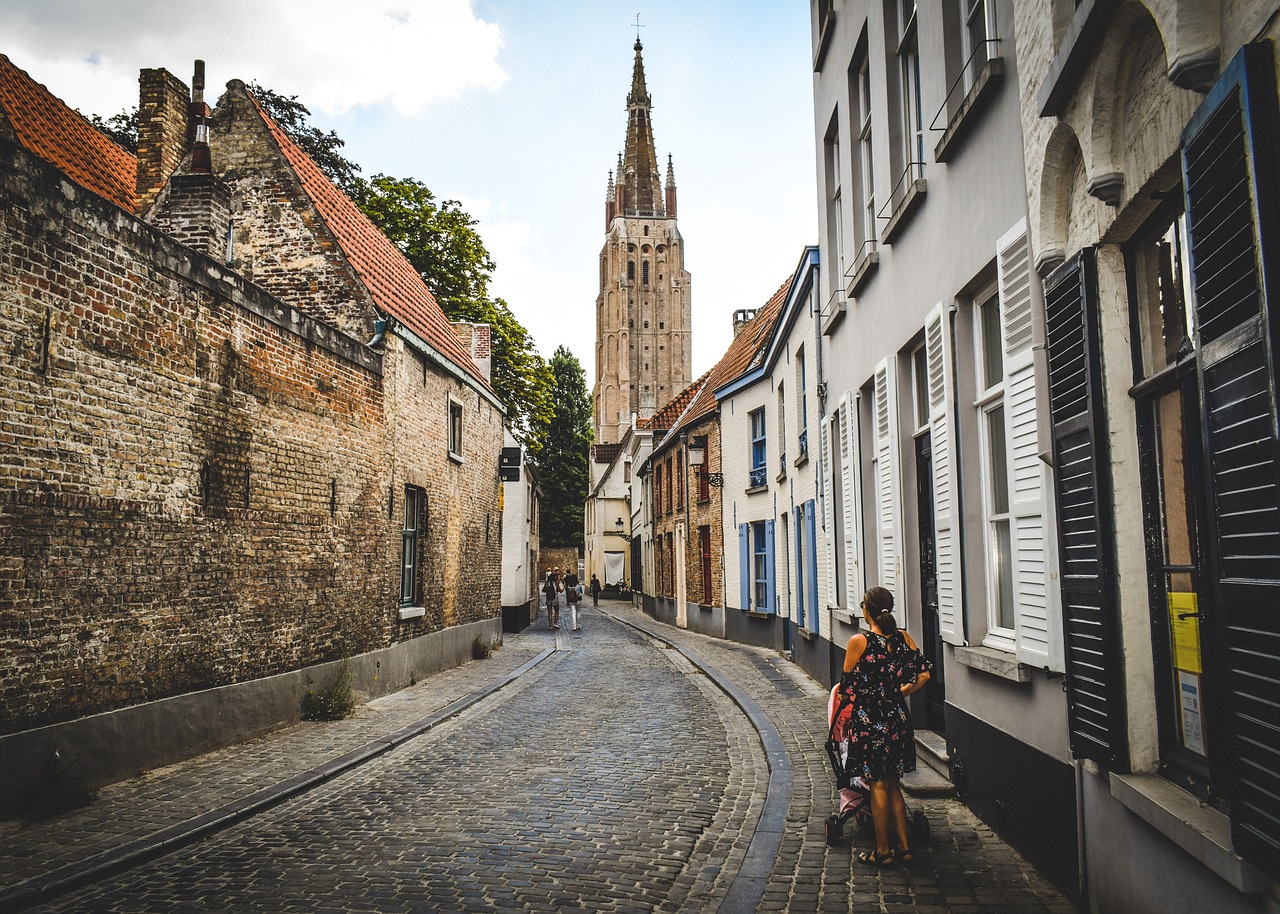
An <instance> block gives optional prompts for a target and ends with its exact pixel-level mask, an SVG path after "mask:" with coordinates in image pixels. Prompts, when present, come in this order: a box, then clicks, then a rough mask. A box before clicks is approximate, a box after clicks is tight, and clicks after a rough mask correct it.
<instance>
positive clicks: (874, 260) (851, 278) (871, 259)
mask: <svg viewBox="0 0 1280 914" xmlns="http://www.w3.org/2000/svg"><path fill="white" fill-rule="evenodd" d="M879 266H880V252H879V251H868V252H867V253H865V254H863V255H862V257H860V258H859V259H858V262H857V263H855V264H854V265H853V272H852V273H851V274H849V275H848V276H846V277H845V278H846V279H847V280H848V283H849V284H848V286H847V288H846V289H845V295H847V296H848V297H849V298H855V297H857V295H858V293H859V292H861V291H862V287H863V286H865V285H866V284H867V280H868V279H870V278H871V275H872V274H873V273H875V271H876V270H877V269H878V268H879Z"/></svg>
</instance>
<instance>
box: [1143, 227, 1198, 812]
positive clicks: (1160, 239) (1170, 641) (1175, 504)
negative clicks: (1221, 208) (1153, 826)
mask: <svg viewBox="0 0 1280 914" xmlns="http://www.w3.org/2000/svg"><path fill="white" fill-rule="evenodd" d="M1186 228H1187V226H1186V219H1185V218H1184V217H1183V216H1182V215H1180V214H1179V215H1177V216H1166V217H1165V218H1164V219H1162V220H1160V221H1159V222H1158V223H1157V228H1156V229H1155V230H1154V231H1153V232H1152V233H1151V234H1150V235H1149V236H1148V237H1147V238H1145V239H1143V240H1141V241H1139V243H1137V244H1136V245H1134V246H1133V248H1132V249H1131V250H1130V251H1128V252H1127V254H1128V256H1127V266H1128V269H1129V273H1130V278H1131V282H1130V290H1131V292H1132V294H1133V296H1134V298H1133V301H1132V302H1131V316H1132V320H1133V323H1134V332H1135V333H1136V334H1137V335H1138V338H1139V339H1140V340H1141V341H1142V345H1141V346H1139V348H1138V359H1139V365H1138V374H1139V376H1140V377H1143V378H1145V380H1144V381H1143V382H1142V383H1140V384H1139V385H1138V387H1137V388H1136V389H1135V392H1134V400H1135V404H1136V409H1137V413H1138V426H1139V431H1138V434H1139V440H1140V442H1141V447H1140V448H1139V453H1140V454H1141V455H1142V458H1143V466H1142V476H1143V503H1144V507H1145V521H1146V529H1147V536H1146V540H1147V570H1148V576H1149V578H1150V592H1151V595H1152V604H1151V615H1152V632H1153V636H1154V641H1155V645H1154V647H1155V650H1154V656H1155V675H1156V688H1157V690H1158V691H1157V704H1156V707H1157V724H1158V732H1159V735H1160V754H1161V760H1162V762H1163V764H1162V765H1161V768H1160V771H1161V773H1162V774H1164V775H1165V776H1166V777H1168V778H1169V779H1171V780H1173V781H1175V782H1177V783H1179V784H1181V785H1182V786H1184V787H1186V788H1187V789H1189V790H1191V791H1192V792H1194V793H1196V794H1197V795H1198V796H1200V797H1201V798H1202V799H1204V798H1208V797H1209V796H1210V795H1211V785H1210V767H1209V761H1208V756H1209V741H1208V734H1209V731H1210V730H1211V729H1212V728H1213V725H1214V721H1213V718H1212V717H1211V716H1209V714H1208V713H1206V712H1207V708H1211V707H1213V703H1212V702H1206V700H1205V688H1204V682H1203V672H1204V662H1203V657H1202V655H1201V650H1200V644H1201V642H1200V618H1201V610H1202V607H1207V606H1208V605H1210V604H1208V603H1207V601H1206V596H1207V594H1206V593H1205V590H1206V588H1205V583H1206V569H1205V568H1204V567H1203V564H1202V563H1203V558H1202V547H1201V540H1202V538H1203V531H1204V529H1205V527H1206V525H1207V524H1208V518H1207V517H1206V516H1205V513H1204V512H1205V510H1206V506H1205V501H1204V496H1203V492H1202V488H1203V487H1202V486H1201V485H1199V484H1198V483H1197V480H1199V479H1201V478H1202V475H1201V474H1202V473H1203V469H1202V467H1203V460H1202V458H1201V449H1200V432H1199V426H1200V399H1199V394H1198V385H1197V383H1196V377H1195V371H1194V368H1195V355H1196V353H1195V339H1196V334H1195V332H1194V329H1193V327H1192V325H1191V312H1190V309H1189V308H1188V303H1189V302H1190V301H1191V297H1192V293H1191V288H1190V284H1189V279H1190V277H1189V275H1188V273H1187V269H1186V263H1187V261H1186V257H1187V233H1186Z"/></svg>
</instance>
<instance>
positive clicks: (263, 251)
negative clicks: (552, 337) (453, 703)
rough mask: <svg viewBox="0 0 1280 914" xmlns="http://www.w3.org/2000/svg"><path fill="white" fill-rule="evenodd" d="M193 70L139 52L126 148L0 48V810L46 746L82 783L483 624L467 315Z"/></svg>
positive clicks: (358, 679) (494, 554)
mask: <svg viewBox="0 0 1280 914" xmlns="http://www.w3.org/2000/svg"><path fill="white" fill-rule="evenodd" d="M200 82H202V76H201V74H200V71H199V70H198V71H197V80H196V81H195V86H196V92H195V93H194V94H193V93H191V92H189V91H188V90H187V87H186V86H184V85H183V84H182V83H181V82H180V81H179V80H177V79H175V78H174V77H173V76H171V75H170V74H168V73H166V72H165V71H163V70H145V71H143V73H142V77H141V87H142V93H141V100H142V103H141V112H140V113H141V114H142V118H141V122H142V129H141V131H140V142H139V152H138V154H137V156H136V157H135V156H133V155H131V154H129V153H127V152H125V151H124V150H122V149H120V148H119V147H117V146H115V145H114V144H113V143H111V142H110V141H108V140H106V139H105V138H104V137H103V136H102V135H101V134H99V133H98V132H97V131H96V130H93V129H92V128H91V127H90V126H89V125H88V124H87V123H86V122H85V121H84V120H83V119H82V118H80V117H79V115H77V114H76V113H75V112H73V111H71V110H70V109H68V108H67V107H66V106H65V105H64V104H62V103H61V102H60V101H58V100H57V99H55V98H54V97H53V96H52V95H51V94H50V93H48V91H47V90H46V89H44V87H43V86H40V85H39V84H37V83H35V82H34V81H33V80H31V79H30V77H29V76H27V74H25V73H24V72H22V71H21V70H20V69H18V68H17V67H15V66H14V65H13V64H12V63H11V62H10V61H9V60H8V59H7V58H5V57H3V56H0V175H3V179H2V183H0V340H3V345H4V348H5V351H6V352H7V353H8V354H9V357H8V358H7V359H6V362H5V365H4V367H3V369H0V402H3V403H4V410H3V414H0V441H2V442H3V448H0V708H3V711H2V712H0V765H2V766H3V767H4V768H5V770H6V771H7V772H9V775H10V776H7V777H6V779H5V787H6V789H5V790H4V791H0V807H3V806H4V805H5V804H6V803H8V802H9V801H11V800H12V799H13V798H14V796H15V795H16V793H17V791H19V790H21V789H22V785H23V784H24V783H26V782H28V781H29V780H30V779H32V778H34V777H35V776H36V775H37V774H38V773H39V771H40V770H41V768H42V767H43V766H44V765H46V764H47V763H48V762H49V760H50V759H51V758H52V756H53V752H54V750H55V749H56V750H57V751H58V752H59V753H60V755H61V757H62V759H63V763H64V764H66V765H69V766H71V767H72V768H75V769H78V773H79V774H81V775H83V776H84V777H87V778H88V779H89V780H90V781H93V782H98V783H104V782H107V781H110V780H113V779H116V778H120V777H125V776H129V775H131V774H133V773H136V772H138V771H140V770H142V769H144V768H147V767H152V766H155V765H159V764H165V763H167V762H170V761H173V760H176V759H178V758H182V757H185V756H188V755H190V754H193V753H195V752H198V751H204V750H206V749H209V748H212V747H214V746H216V745H219V744H222V743H225V742H228V741H232V740H235V739H241V738H244V737H246V736H248V735H251V734H253V733H256V732H261V731H263V730H265V729H268V728H271V727H274V726H279V725H280V724H281V723H284V722H287V721H289V720H291V719H294V718H296V716H297V713H298V704H299V698H300V696H301V694H302V692H303V690H304V689H305V688H307V687H308V685H313V684H314V683H315V682H317V681H318V679H319V678H320V677H323V676H324V675H325V672H326V667H325V665H326V664H331V663H334V662H336V661H338V660H340V659H342V658H351V659H352V666H353V672H354V676H355V683H356V688H357V691H359V692H363V693H365V694H378V693H381V692H385V691H390V690H392V689H395V688H398V687H400V686H402V685H403V684H405V683H406V682H407V681H408V680H409V678H410V677H411V676H413V675H414V674H415V673H416V674H417V675H422V674H423V673H424V672H426V671H428V670H429V669H431V668H433V667H437V666H441V665H446V664H451V663H456V662H460V661H461V660H462V659H464V658H466V657H469V656H470V649H471V642H472V640H473V639H474V638H476V637H481V638H485V639H488V640H497V639H498V638H500V636H501V635H500V631H501V617H500V611H499V596H500V595H499V582H500V567H501V564H500V563H501V545H500V543H501V507H500V501H499V486H500V482H499V479H498V472H497V465H498V455H499V451H500V449H501V447H502V435H503V424H502V420H503V411H502V408H501V406H500V403H499V401H498V399H497V398H496V396H495V395H494V393H493V390H492V388H491V387H490V385H489V383H488V381H487V379H486V377H485V374H484V372H483V371H482V370H481V369H480V368H479V367H477V364H476V361H475V360H474V359H473V358H472V357H471V353H470V351H469V349H472V348H474V347H475V341H474V337H475V336H476V334H474V333H469V335H468V341H469V342H468V345H465V346H464V345H463V344H462V343H461V342H460V341H459V339H458V337H457V336H456V335H455V333H454V330H453V328H452V327H451V326H450V324H449V322H448V320H447V319H446V318H445V316H444V314H443V313H442V312H441V311H440V308H439V307H438V305H437V304H436V303H435V301H434V299H433V298H432V297H431V294H430V292H429V291H428V290H427V288H426V286H425V285H424V284H423V282H422V280H421V278H420V277H419V276H418V274H417V273H416V272H415V271H414V270H413V268H412V266H411V265H410V264H409V263H408V262H407V261H406V260H405V259H404V258H403V256H401V255H400V253H399V252H398V251H397V250H396V248H395V247H394V246H393V245H392V244H391V243H390V242H389V241H388V240H387V239H386V238H385V236H383V235H382V234H381V233H380V232H378V231H377V230H376V229H375V228H374V227H373V226H372V224H371V223H369V222H368V220H367V219H366V218H365V217H364V216H363V215H362V214H361V213H360V212H359V211H358V210H357V209H356V207H355V206H354V204H352V203H351V201H350V200H348V199H347V198H346V197H345V196H344V195H343V194H342V193H341V192H340V191H339V190H338V189H337V188H335V187H334V186H333V185H332V184H331V183H330V182H329V181H328V180H327V179H326V178H325V177H324V175H323V174H322V173H321V172H320V170H319V169H318V168H317V167H316V166H315V164H314V163H313V162H312V161H311V160H310V159H309V158H308V157H307V156H306V155H305V153H303V152H302V151H301V150H300V149H299V148H298V147H297V146H296V145H295V144H294V143H293V142H292V141H291V140H290V139H289V138H288V137H287V136H286V135H285V134H284V132H283V131H282V130H281V129H280V128H279V127H278V126H277V125H276V124H275V123H274V122H273V121H272V120H271V118H270V117H269V116H268V115H267V114H266V113H265V111H264V110H263V109H262V108H261V106H260V105H258V103H257V102H256V101H255V100H254V99H253V98H252V96H251V95H250V94H249V92H248V91H247V90H246V89H245V87H244V85H243V84H242V83H240V82H238V81H233V82H231V83H230V84H228V88H227V91H226V94H225V95H224V96H223V97H222V98H221V99H220V101H219V103H218V106H217V108H216V109H215V110H210V109H209V108H208V107H207V106H205V105H204V103H203V99H202V97H201V96H202V93H201V87H200ZM366 341H367V342H366ZM459 594H465V595H466V597H465V599H459V597H458V595H459Z"/></svg>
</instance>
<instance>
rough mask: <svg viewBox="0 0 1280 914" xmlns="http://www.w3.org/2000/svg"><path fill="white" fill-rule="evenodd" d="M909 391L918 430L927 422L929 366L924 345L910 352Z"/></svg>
mask: <svg viewBox="0 0 1280 914" xmlns="http://www.w3.org/2000/svg"><path fill="white" fill-rule="evenodd" d="M911 392H912V398H913V405H914V407H915V421H916V431H917V432H919V431H922V430H923V429H924V428H925V427H926V426H928V424H929V367H928V364H927V359H926V354H925V347H924V346H921V347H920V348H919V349H917V350H916V351H915V352H913V353H912V354H911Z"/></svg>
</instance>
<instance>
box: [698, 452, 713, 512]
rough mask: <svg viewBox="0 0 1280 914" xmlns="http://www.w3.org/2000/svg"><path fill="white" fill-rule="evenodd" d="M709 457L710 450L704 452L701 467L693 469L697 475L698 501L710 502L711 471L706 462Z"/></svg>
mask: <svg viewBox="0 0 1280 914" xmlns="http://www.w3.org/2000/svg"><path fill="white" fill-rule="evenodd" d="M710 456H711V452H710V449H708V450H706V451H704V452H703V458H702V460H703V463H702V466H700V467H695V472H696V473H697V474H698V501H710V500H711V471H710V470H709V469H708V466H707V462H706V461H707V459H708V458H709V457H710Z"/></svg>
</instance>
